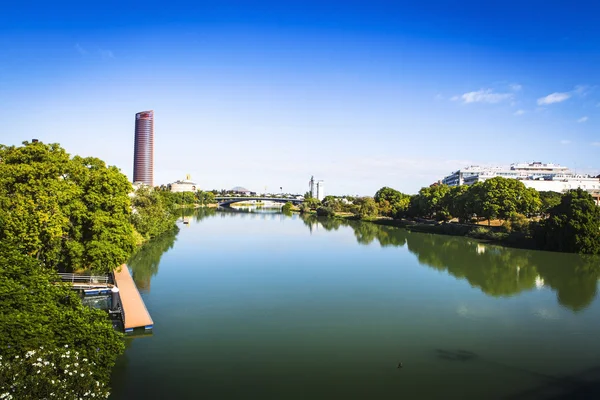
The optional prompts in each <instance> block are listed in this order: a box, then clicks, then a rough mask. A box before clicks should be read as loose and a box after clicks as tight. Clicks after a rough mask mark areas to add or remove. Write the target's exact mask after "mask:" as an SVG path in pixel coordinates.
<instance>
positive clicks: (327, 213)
mask: <svg viewBox="0 0 600 400" xmlns="http://www.w3.org/2000/svg"><path fill="white" fill-rule="evenodd" d="M317 215H318V216H320V217H333V216H335V211H333V209H332V208H331V207H327V206H321V207H319V208H317Z"/></svg>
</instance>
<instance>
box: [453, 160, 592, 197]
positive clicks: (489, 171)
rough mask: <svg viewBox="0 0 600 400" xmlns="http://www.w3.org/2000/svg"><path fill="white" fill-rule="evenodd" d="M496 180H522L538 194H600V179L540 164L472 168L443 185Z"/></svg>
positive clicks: (460, 172) (460, 171)
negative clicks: (542, 192)
mask: <svg viewBox="0 0 600 400" xmlns="http://www.w3.org/2000/svg"><path fill="white" fill-rule="evenodd" d="M497 176H501V177H503V178H508V179H517V180H520V181H521V182H523V184H524V185H525V186H526V187H528V188H534V189H536V190H538V191H550V192H559V193H563V192H566V191H568V190H571V189H577V188H581V189H584V190H587V191H588V192H597V191H600V179H599V178H597V177H593V176H590V175H578V174H574V173H572V172H571V171H570V170H569V168H567V167H563V166H560V165H557V164H543V163H541V162H534V163H520V164H511V165H510V166H509V167H480V166H476V165H473V166H470V167H466V168H462V169H459V170H458V171H455V172H453V173H452V174H450V175H448V176H446V177H445V178H444V179H442V183H444V184H446V185H448V186H460V185H472V184H474V183H477V182H484V181H486V180H487V179H491V178H495V177H497Z"/></svg>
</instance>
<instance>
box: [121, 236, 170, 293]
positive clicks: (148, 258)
mask: <svg viewBox="0 0 600 400" xmlns="http://www.w3.org/2000/svg"><path fill="white" fill-rule="evenodd" d="M177 232H178V230H173V231H171V232H166V233H164V234H162V235H160V236H158V237H156V238H154V239H152V240H151V241H150V242H148V243H146V244H144V245H143V246H142V247H141V248H140V249H139V250H138V251H137V252H136V253H135V254H134V255H133V256H131V258H130V259H129V262H128V264H127V265H129V266H130V267H131V270H132V272H133V280H134V281H135V284H136V285H137V287H138V289H139V290H140V291H146V292H149V291H150V282H151V280H152V277H153V276H154V275H156V273H157V272H158V266H159V265H160V259H161V257H162V256H163V254H164V253H165V252H167V251H168V250H169V249H171V248H173V244H175V240H176V238H177Z"/></svg>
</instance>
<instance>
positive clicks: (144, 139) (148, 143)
mask: <svg viewBox="0 0 600 400" xmlns="http://www.w3.org/2000/svg"><path fill="white" fill-rule="evenodd" d="M133 182H134V183H135V182H141V183H143V184H144V185H148V186H154V111H152V110H150V111H142V112H139V113H137V114H135V145H134V150H133Z"/></svg>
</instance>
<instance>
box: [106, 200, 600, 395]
mask: <svg viewBox="0 0 600 400" xmlns="http://www.w3.org/2000/svg"><path fill="white" fill-rule="evenodd" d="M251 211H252V210H251ZM254 211H255V212H243V211H241V210H240V211H237V212H236V211H215V210H197V211H195V212H194V213H193V215H192V216H190V217H189V219H190V223H189V224H187V225H183V224H181V223H180V231H179V233H178V234H177V235H174V234H173V235H165V236H163V237H160V238H158V239H157V240H155V241H154V242H151V243H149V244H147V245H146V246H145V247H144V248H143V249H142V250H141V251H140V252H139V253H138V254H137V255H136V256H134V257H133V259H132V260H131V261H130V263H129V266H130V268H131V269H132V272H133V276H134V279H135V281H136V284H137V285H138V288H139V289H140V291H141V293H142V296H143V298H144V301H145V302H146V306H147V308H148V310H149V311H150V314H151V315H152V318H153V319H154V324H155V325H154V332H153V334H152V335H150V336H147V337H137V338H134V339H127V342H126V345H127V349H126V352H125V354H124V355H123V356H122V357H121V358H120V359H119V361H118V364H117V366H116V367H115V369H114V371H113V378H112V387H113V394H112V395H111V399H148V398H152V399H199V398H208V399H338V398H339V399H390V398H408V399H455V398H456V399H496V398H518V399H546V398H562V397H560V396H565V397H564V398H574V397H575V396H576V395H578V394H581V393H587V394H591V393H592V391H594V390H595V391H596V392H595V393H596V396H597V395H598V392H597V391H598V390H599V389H598V387H599V385H600V318H599V316H600V301H599V300H598V298H597V291H598V282H599V281H598V280H599V277H600V266H599V265H598V260H597V259H594V258H586V257H582V256H578V255H573V254H559V253H549V252H541V251H528V250H520V249H509V248H502V247H497V246H491V245H485V244H481V243H478V242H477V241H474V240H471V239H468V238H462V237H450V236H441V235H431V234H421V233H410V232H407V231H406V230H404V229H398V228H391V227H384V226H379V225H375V224H372V223H361V222H347V221H340V220H333V219H320V218H316V217H314V216H310V217H301V216H299V215H291V216H286V215H284V214H281V213H279V212H269V211H260V210H254ZM399 363H402V364H401V365H402V368H398V366H399ZM557 396H559V397H557ZM596 398H598V397H596Z"/></svg>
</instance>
